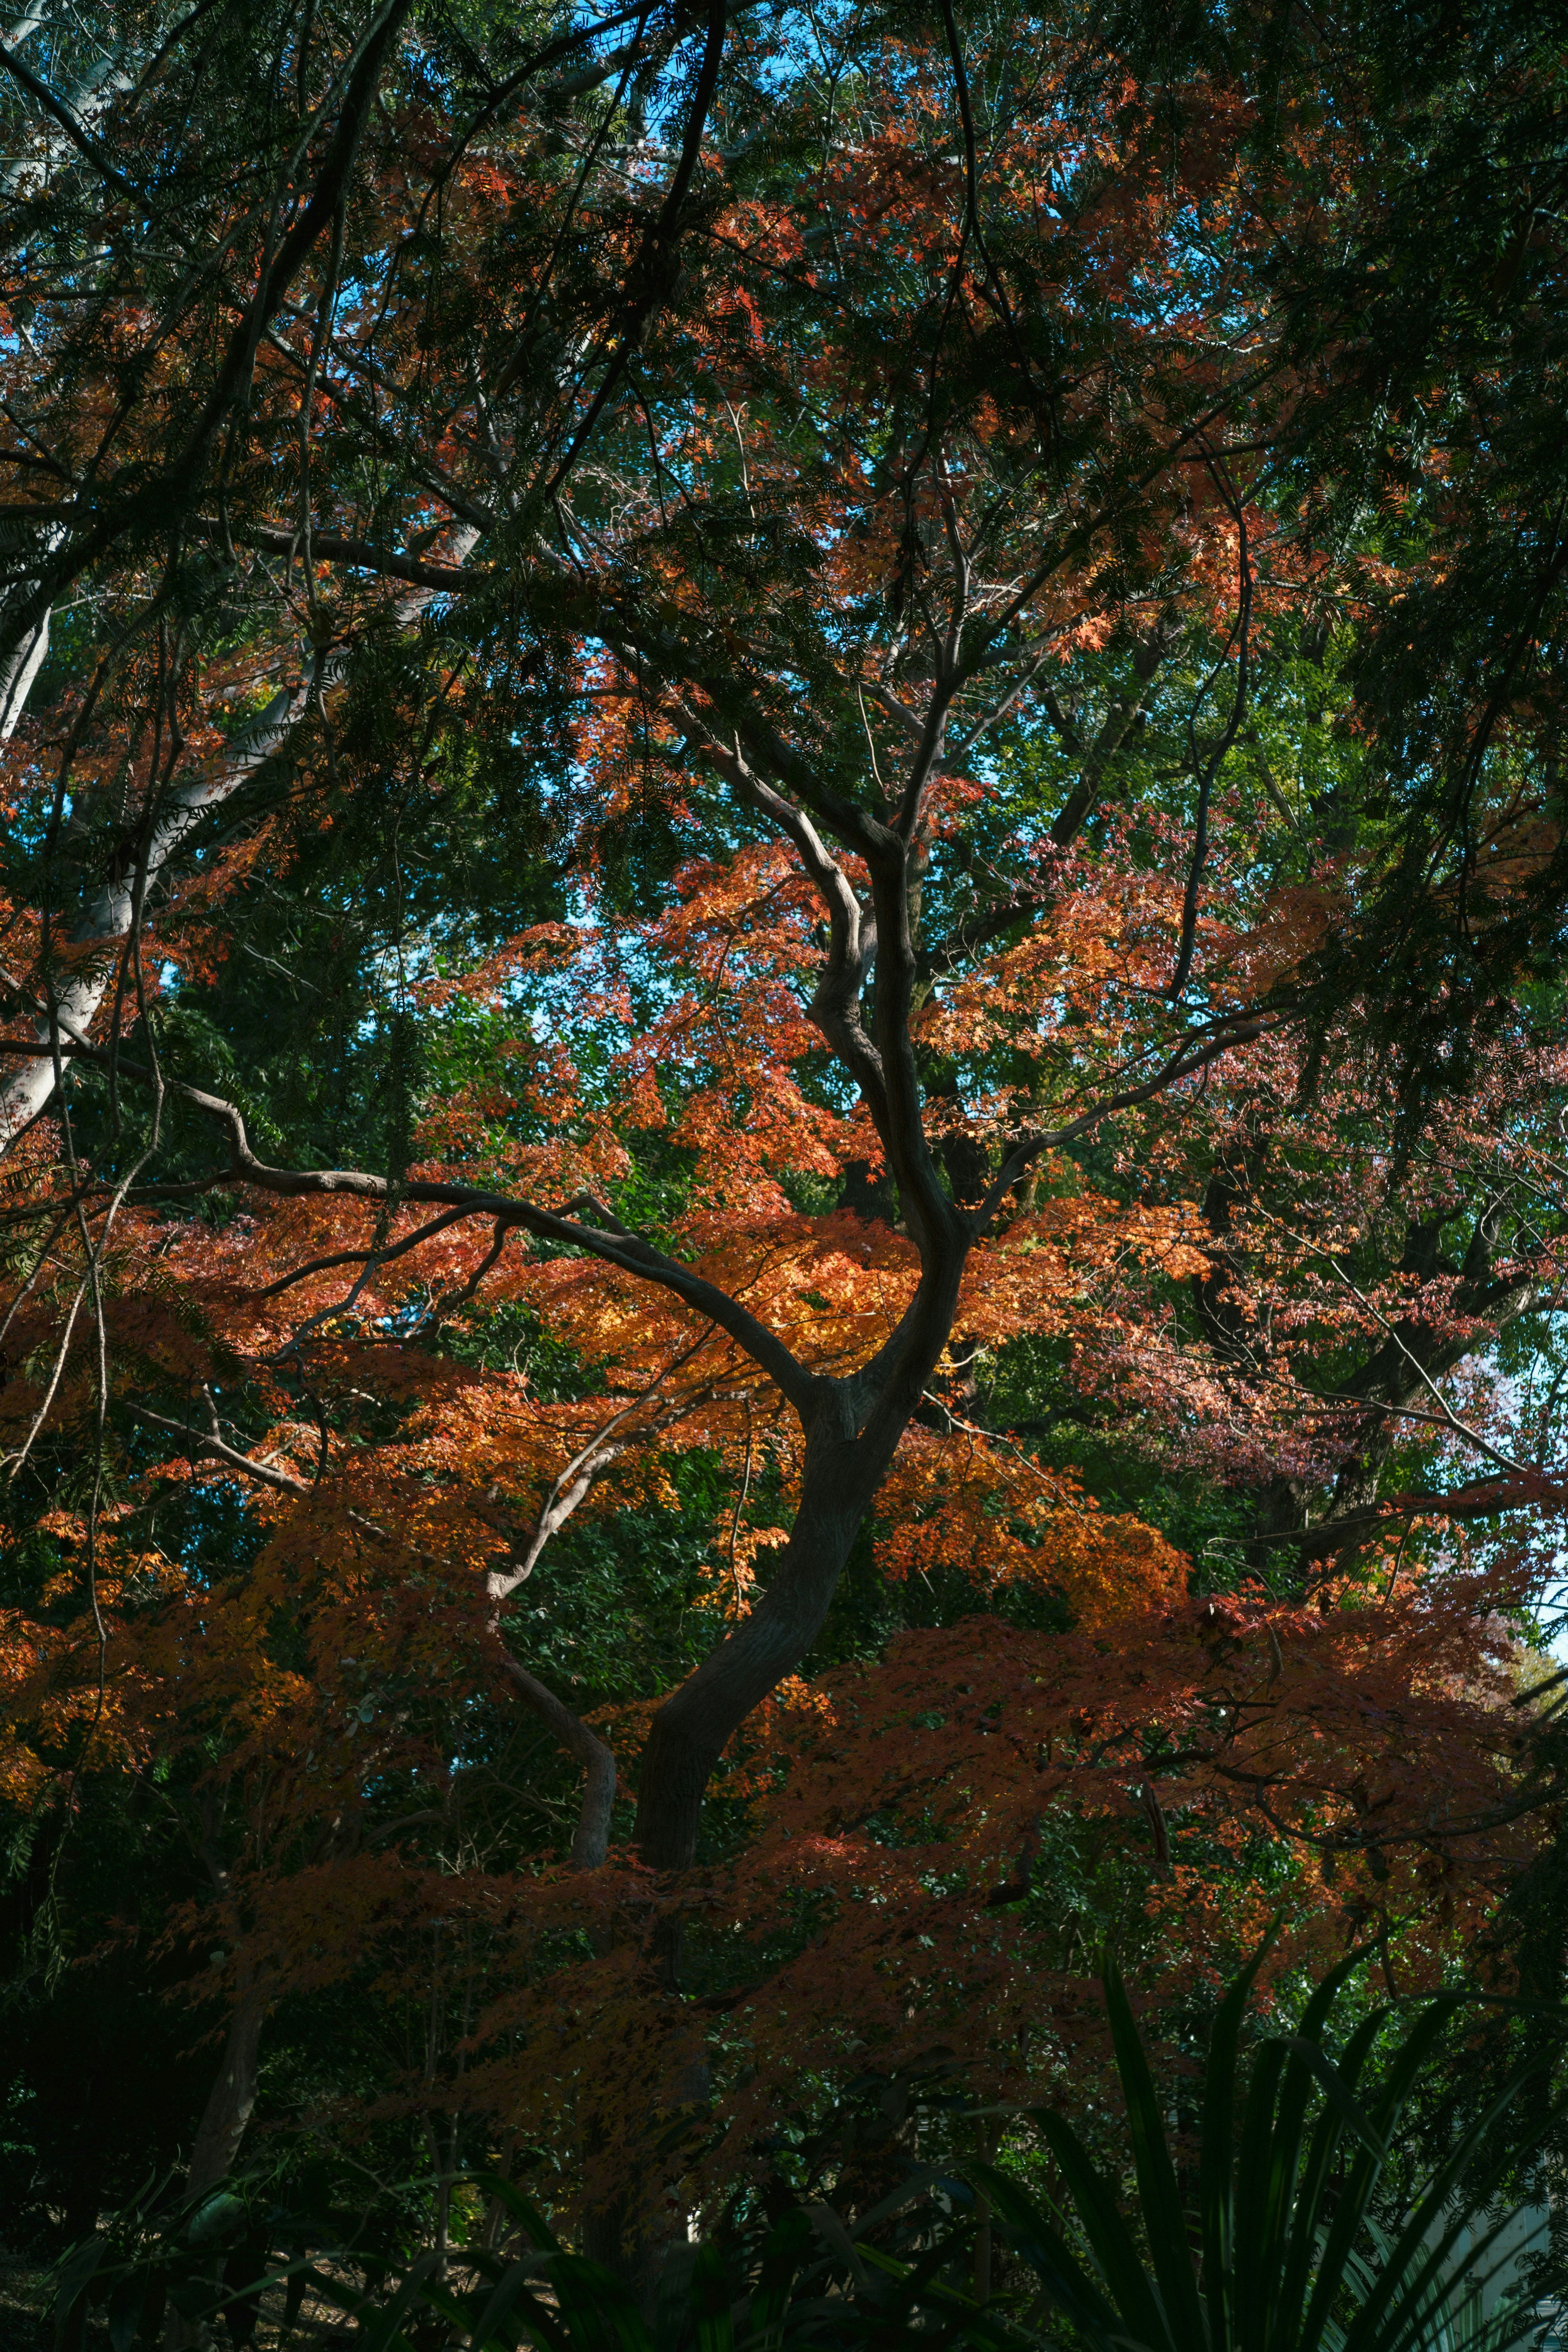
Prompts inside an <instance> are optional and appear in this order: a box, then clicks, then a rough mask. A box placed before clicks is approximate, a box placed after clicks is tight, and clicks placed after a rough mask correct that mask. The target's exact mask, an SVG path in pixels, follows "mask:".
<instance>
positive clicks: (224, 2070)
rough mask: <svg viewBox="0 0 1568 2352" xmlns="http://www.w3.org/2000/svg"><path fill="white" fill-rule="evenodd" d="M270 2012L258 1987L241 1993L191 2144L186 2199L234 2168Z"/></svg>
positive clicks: (212, 2186)
mask: <svg viewBox="0 0 1568 2352" xmlns="http://www.w3.org/2000/svg"><path fill="white" fill-rule="evenodd" d="M266 2009H267V2003H266V2001H265V2000H264V1999H263V1997H262V1995H261V1993H260V1991H259V1990H258V1989H256V1988H255V1987H253V1988H251V1989H250V1990H248V1991H246V1992H245V1993H244V1994H242V1996H241V1999H240V2005H239V2007H238V2008H237V2009H236V2010H235V2013H234V2015H233V2017H232V2018H231V2019H230V2021H229V2030H228V2032H227V2034H226V2035H225V2039H224V2054H223V2057H222V2059H221V2061H220V2062H219V2065H218V2071H217V2074H216V2077H215V2079H214V2083H213V2087H212V2089H211V2090H210V2091H209V2092H208V2094H207V2104H206V2105H205V2106H204V2108H203V2110H202V2119H201V2122H200V2123H199V2124H198V2125H197V2126H196V2137H195V2138H194V2140H193V2142H192V2145H191V2168H190V2170H189V2172H188V2173H187V2174H186V2176H185V2194H186V2195H187V2197H190V2198H196V2197H201V2196H203V2195H204V2194H205V2192H206V2191H207V2190H208V2189H215V2188H216V2187H217V2186H218V2183H219V2182H220V2181H222V2180H226V2179H227V2178H228V2176H229V2174H230V2173H231V2172H232V2171H233V2169H234V2163H235V2157H236V2156H237V2155H238V2154H239V2149H240V2142H241V2140H242V2139H243V2138H244V2137H245V2128H246V2124H248V2123H249V2121H250V2117H251V2110H252V2109H253V2108H254V2106H255V2105H256V2063H257V2060H258V2059H259V2057H260V2054H261V2028H262V2021H263V2018H264V2016H265V2014H266Z"/></svg>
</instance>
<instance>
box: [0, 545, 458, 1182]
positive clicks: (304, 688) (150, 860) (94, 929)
mask: <svg viewBox="0 0 1568 2352" xmlns="http://www.w3.org/2000/svg"><path fill="white" fill-rule="evenodd" d="M478 536H479V533H478V531H477V530H476V529H474V528H473V527H472V526H470V525H465V527H464V528H463V529H462V530H459V531H457V532H456V533H455V535H454V545H453V549H452V560H453V562H454V563H455V564H461V563H462V562H465V559H466V557H467V556H468V554H469V553H470V552H471V551H472V549H473V547H474V545H475V543H476V541H477V539H478ZM434 593H435V591H434V589H433V588H429V587H422V588H418V589H415V590H414V591H413V592H412V593H410V594H408V595H406V596H403V597H401V598H400V599H399V601H398V604H397V607H396V614H397V619H398V621H399V623H400V624H401V625H403V626H404V627H407V626H411V625H413V622H414V621H416V620H417V619H418V617H419V615H420V614H421V613H423V610H424V608H425V606H426V605H427V604H429V603H430V601H431V598H432V596H433V595H434ZM38 638H39V640H40V641H41V642H42V643H45V644H47V621H46V622H45V623H44V624H43V625H41V627H40V630H39V632H38ZM15 658H16V661H17V664H18V674H19V673H20V669H21V667H24V666H27V677H26V682H27V684H29V685H30V684H31V681H32V678H33V677H34V676H36V675H37V667H38V663H39V662H40V661H41V660H42V658H43V654H42V651H41V650H37V646H34V648H33V649H32V650H29V651H27V652H26V654H25V655H23V656H16V657H15ZM348 664H349V654H348V651H347V649H346V648H340V649H339V650H337V651H335V652H333V653H331V654H329V655H328V656H325V658H323V659H321V660H319V661H318V662H315V663H314V664H313V665H312V667H311V669H310V671H309V674H308V676H307V677H304V678H302V679H301V681H300V683H299V684H298V686H295V687H286V688H283V689H282V690H281V691H280V692H279V693H277V694H276V695H274V697H273V698H272V700H271V701H270V702H269V703H268V704H267V709H265V710H264V711H263V712H262V714H261V716H260V718H259V719H256V720H255V721H254V722H253V724H252V725H251V726H249V727H247V728H246V730H245V731H244V733H243V734H242V735H241V736H240V737H239V738H238V740H236V741H235V743H234V744H233V745H232V746H231V748H230V750H229V752H228V755H227V757H226V758H225V760H224V761H222V763H221V764H220V765H219V767H218V768H217V770H216V771H215V772H214V773H213V774H212V775H208V776H200V777H196V778H194V779H193V781H192V782H189V783H185V784H182V785H180V786H179V787H178V788H177V789H176V790H175V791H173V792H172V793H168V794H166V795H165V796H164V798H163V800H162V802H161V803H160V804H159V808H158V812H157V814H156V816H155V817H154V819H153V822H152V825H151V828H150V830H149V832H148V834H147V836H146V840H145V845H144V847H143V850H142V854H141V858H140V860H139V862H138V864H137V866H133V867H132V868H131V871H129V872H128V873H126V874H125V875H124V876H123V877H120V878H117V879H115V880H112V881H110V882H107V883H106V884H105V885H104V887H103V888H102V889H101V890H100V891H99V894H98V896H97V898H95V899H94V900H93V901H92V904H91V905H90V906H89V908H88V909H87V912H86V913H85V915H84V916H83V918H82V919H81V920H80V922H79V923H78V925H77V927H76V929H75V931H74V932H73V933H72V941H73V944H74V945H75V946H77V947H78V948H79V947H85V946H93V945H97V946H99V947H101V949H102V953H101V955H100V956H99V957H98V958H97V959H96V960H95V961H93V962H92V963H91V964H89V965H87V966H85V967H84V968H83V969H81V970H80V971H78V972H77V973H76V974H75V975H74V976H73V977H72V978H70V979H69V980H68V981H67V982H65V983H64V985H63V986H61V987H59V988H57V989H56V988H54V987H53V986H52V985H51V987H50V993H49V997H48V1001H47V1003H42V1004H40V1005H38V1006H37V1019H36V1021H35V1023H34V1024H33V1033H32V1034H33V1039H34V1042H35V1043H36V1045H37V1048H38V1050H37V1054H36V1055H34V1056H33V1057H32V1058H31V1059H30V1060H27V1061H24V1062H23V1063H22V1064H21V1066H20V1067H19V1068H17V1069H16V1071H15V1072H13V1073H12V1074H11V1076H8V1077H7V1078H6V1079H5V1082H4V1084H0V1153H3V1152H4V1151H5V1148H6V1146H7V1145H8V1144H10V1143H11V1142H12V1141H13V1140H14V1139H15V1138H16V1136H17V1135H19V1134H20V1133H21V1131H22V1129H24V1128H25V1127H26V1126H27V1125H28V1124H29V1123H30V1122H31V1121H32V1120H33V1119H34V1118H37V1115H38V1113H39V1112H40V1111H41V1110H42V1109H43V1108H44V1107H45V1105H46V1104H47V1102H48V1099H49V1097H50V1096H51V1095H52V1094H53V1092H54V1089H55V1078H56V1060H55V1057H56V1054H57V1052H59V1053H60V1054H61V1055H62V1057H63V1059H65V1060H67V1061H68V1060H69V1058H70V1055H71V1050H72V1047H73V1045H78V1044H81V1043H83V1042H85V1040H86V1037H87V1033H88V1031H89V1028H90V1027H91V1025H92V1022H93V1019H94V1017H95V1015H96V1014H97V1013H98V1010H99V1006H100V1005H101V1004H102V1003H103V1000H104V997H105V995H106V994H107V993H108V992H109V990H110V985H111V983H112V982H113V978H114V974H115V971H116V969H117V967H118V964H119V961H120V955H121V953H122V952H123V951H124V943H125V941H126V940H127V936H128V934H129V932H130V930H131V922H132V919H133V915H134V911H135V908H136V903H137V898H138V896H139V895H140V896H141V897H143V898H145V896H146V894H147V893H148V892H149V891H150V890H151V889H152V887H153V885H154V884H155V883H156V882H157V880H158V878H159V877H160V876H161V875H162V871H163V868H164V867H165V866H167V865H168V863H169V861H170V859H171V858H172V857H173V856H175V855H176V853H177V852H178V851H179V849H180V848H181V847H182V845H183V844H184V843H185V842H186V841H187V840H188V839H189V838H190V836H191V835H192V833H193V831H194V830H195V828H196V827H197V826H198V825H199V824H201V823H202V820H203V819H204V817H205V816H206V815H207V814H209V812H210V811H211V810H213V809H215V808H219V807H221V806H222V805H223V803H225V801H228V800H231V799H232V798H233V797H234V795H235V793H237V792H238V791H239V790H240V789H241V787H242V786H243V785H245V784H246V783H248V782H250V780H251V778H252V777H253V776H255V775H256V773H257V772H258V771H259V770H260V769H261V768H262V767H264V766H265V765H266V763H267V761H268V760H270V759H272V758H273V757H274V756H275V754H276V753H277V751H280V750H281V749H282V747H283V746H284V744H285V743H286V742H287V740H288V737H289V735H290V734H291V733H292V732H293V730H294V729H295V728H296V727H297V726H298V722H299V720H300V719H302V718H303V717H304V715H305V713H306V711H307V710H308V708H309V706H310V704H311V702H312V701H313V700H315V699H317V698H319V696H321V695H323V694H325V693H326V692H328V691H329V689H330V688H332V687H334V686H336V685H338V684H340V682H341V680H342V678H343V677H345V675H346V674H347V670H348ZM3 685H4V676H3V673H0V686H3ZM10 701H11V704H12V705H13V706H14V707H13V708H12V709H11V710H10V711H9V712H8V716H9V719H10V722H11V724H12V725H14V724H15V722H16V717H17V716H18V715H19V714H20V710H21V697H20V695H19V694H17V693H16V691H14V690H13V691H11V693H10ZM131 946H132V948H134V942H131Z"/></svg>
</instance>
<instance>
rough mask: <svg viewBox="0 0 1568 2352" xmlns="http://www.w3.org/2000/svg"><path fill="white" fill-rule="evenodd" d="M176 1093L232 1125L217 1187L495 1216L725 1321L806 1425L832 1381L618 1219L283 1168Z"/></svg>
mask: <svg viewBox="0 0 1568 2352" xmlns="http://www.w3.org/2000/svg"><path fill="white" fill-rule="evenodd" d="M0 1050H8V1051H11V1052H13V1053H15V1052H18V1051H20V1052H23V1053H28V1054H33V1055H37V1054H39V1053H41V1052H43V1051H45V1050H47V1049H45V1048H42V1047H39V1046H37V1045H19V1044H18V1042H17V1041H15V1040H11V1039H0ZM60 1050H61V1052H62V1054H63V1055H65V1056H66V1057H67V1058H68V1059H71V1060H76V1061H85V1062H89V1063H90V1064H92V1065H94V1066H97V1067H99V1068H102V1069H107V1068H109V1067H110V1066H112V1067H113V1068H114V1069H115V1070H116V1071H117V1072H118V1073H119V1075H120V1076H121V1077H130V1078H135V1079H138V1080H141V1081H144V1082H145V1081H150V1080H151V1079H152V1071H150V1070H149V1069H147V1068H145V1067H144V1066H142V1065H141V1064H138V1063H133V1062H128V1061H126V1060H125V1059H124V1058H123V1057H120V1056H114V1057H112V1061H111V1057H110V1055H108V1054H106V1053H105V1052H104V1051H103V1049H102V1048H101V1047H99V1046H89V1045H80V1044H78V1043H77V1042H75V1041H74V1040H65V1041H62V1045H61V1049H60ZM163 1083H164V1085H165V1087H166V1088H167V1090H168V1091H169V1093H171V1094H175V1095H178V1096H179V1097H181V1098H182V1099H183V1101H185V1102H188V1103H190V1104H191V1105H192V1107H193V1108H194V1109H196V1110H199V1111H201V1112H202V1113H203V1114H204V1116H205V1117H206V1118H211V1119H213V1120H214V1121H215V1122H217V1123H218V1124H219V1125H220V1126H222V1127H223V1128H224V1129H225V1130H226V1132H227V1136H228V1143H229V1154H230V1157H229V1161H228V1165H227V1166H226V1167H225V1168H219V1169H214V1171H213V1172H212V1174H211V1175H210V1176H209V1177H208V1178H207V1179H206V1180H205V1181H206V1184H207V1187H208V1189H210V1190H212V1191H214V1192H215V1191H217V1190H219V1189H221V1188H223V1187H225V1186H228V1185H231V1184H235V1185H249V1186H252V1187H254V1188H255V1189H256V1191H257V1192H271V1193H275V1194H277V1195H279V1196H281V1197H282V1198H284V1199H287V1200H307V1199H319V1200H353V1201H374V1202H385V1201H387V1200H389V1199H392V1198H393V1197H394V1196H395V1198H396V1199H397V1200H399V1201H406V1202H414V1203H419V1202H428V1203H430V1204H431V1205H433V1206H435V1207H440V1208H452V1209H457V1210H460V1211H462V1212H463V1213H465V1214H469V1215H473V1216H479V1217H487V1218H490V1219H492V1220H493V1221H494V1222H495V1223H497V1224H498V1225H519V1226H521V1227H522V1229H523V1231H524V1232H525V1233H529V1234H533V1235H534V1237H535V1238H536V1240H538V1241H549V1242H556V1243H559V1244H564V1245H565V1246H566V1247H567V1248H570V1249H580V1250H584V1251H586V1252H587V1253H588V1255H590V1256H591V1257H597V1258H600V1259H601V1260H602V1261H603V1262H604V1263H605V1264H606V1265H614V1266H618V1267H619V1268H620V1269H621V1270H622V1273H625V1274H630V1275H633V1276H636V1277H637V1278H638V1279H639V1280H640V1281H643V1282H650V1283H653V1284H654V1285H655V1286H657V1287H658V1288H660V1289H662V1290H666V1291H668V1292H670V1293H671V1295H672V1296H673V1297H676V1298H679V1299H681V1300H682V1301H683V1302H684V1304H685V1305H686V1306H688V1307H695V1309H696V1311H697V1312H698V1313H699V1314H700V1315H703V1316H705V1317H706V1319H707V1320H708V1321H709V1322H710V1323H716V1324H717V1325H718V1327H719V1328H720V1329H721V1330H723V1331H727V1332H728V1334H729V1336H730V1338H731V1339H734V1340H735V1341H736V1342H737V1345H738V1346H739V1347H741V1348H742V1349H744V1350H745V1352H746V1353H747V1355H748V1356H749V1357H750V1358H751V1360H752V1361H753V1362H754V1363H755V1364H757V1365H758V1367H759V1368H760V1370H762V1371H764V1372H765V1373H766V1374H767V1376H768V1379H769V1380H770V1381H773V1383H774V1384H775V1386H776V1387H777V1388H778V1389H779V1391H780V1392H781V1393H782V1394H783V1395H784V1396H785V1397H786V1398H787V1399H788V1401H789V1403H790V1404H791V1405H792V1406H793V1407H794V1408H795V1411H796V1412H798V1413H799V1414H800V1419H801V1421H802V1423H805V1424H808V1425H809V1424H810V1420H811V1418H812V1417H813V1415H814V1414H815V1412H816V1411H817V1408H818V1405H819V1403H820V1402H821V1394H822V1391H823V1390H824V1388H825V1387H826V1386H827V1385H828V1384H827V1383H826V1382H825V1381H823V1380H822V1379H821V1377H820V1376H819V1375H818V1374H816V1373H814V1372H810V1371H809V1370H807V1369H806V1367H805V1365H803V1364H802V1363H801V1362H800V1360H799V1359H798V1358H797V1357H796V1356H795V1355H794V1354H792V1352H791V1351H790V1349H789V1348H787V1347H786V1346H785V1344H784V1342H783V1340H782V1339H779V1335H778V1333H777V1332H775V1331H771V1330H769V1329H768V1326H767V1325H766V1324H765V1323H763V1322H761V1321H759V1320H758V1318H757V1317H756V1316H755V1315H753V1314H751V1313H750V1312H749V1310H748V1309H747V1308H746V1307H742V1306H741V1305H740V1303H739V1301H738V1300H737V1299H734V1298H732V1297H730V1296H729V1294H728V1292H727V1291H724V1290H721V1289H720V1288H719V1287H718V1286H717V1284H716V1283H712V1282H708V1281H706V1280H705V1279H704V1278H703V1276H700V1275H695V1274H693V1273H692V1272H691V1271H690V1269H689V1268H688V1267H686V1266H684V1265H681V1264H680V1263H679V1261H678V1260H677V1259H675V1258H672V1257H667V1256H666V1255H664V1252H663V1251H662V1250H658V1249H655V1248H654V1246H653V1244H652V1243H651V1242H648V1241H644V1240H643V1238H642V1236H641V1235H640V1234H633V1233H632V1232H630V1231H629V1230H628V1229H627V1228H626V1227H625V1226H623V1225H619V1224H618V1225H617V1228H616V1230H615V1231H614V1232H610V1231H607V1230H606V1229H604V1228H602V1227H600V1226H595V1225H590V1224H585V1223H580V1222H579V1221H578V1220H576V1219H574V1218H571V1217H568V1216H563V1215H560V1214H558V1213H554V1212H552V1211H550V1210H548V1209H540V1208H537V1207H536V1206H535V1205H534V1204H533V1202H529V1201H520V1200H518V1199H517V1198H516V1197H515V1195H513V1194H511V1193H507V1192H489V1191H486V1190H484V1189H482V1188H481V1187H479V1186H477V1185H472V1184H455V1183H450V1182H446V1181H440V1180H437V1179H434V1178H428V1177H411V1178H407V1179H405V1180H404V1181H402V1183H400V1184H398V1185H397V1186H396V1187H395V1188H394V1187H393V1186H392V1184H390V1183H389V1181H388V1180H387V1178H386V1177H384V1176H377V1175H374V1174H372V1173H371V1171H370V1170H368V1169H358V1168H273V1167H269V1166H268V1165H267V1162H266V1161H265V1160H258V1159H257V1158H256V1154H255V1152H254V1151H252V1150H251V1148H250V1142H249V1139H248V1137H247V1135H246V1124H245V1119H244V1117H243V1115H242V1114H241V1112H240V1111H239V1109H238V1108H237V1107H236V1106H235V1104H234V1103H231V1102H227V1101H225V1099H224V1097H222V1096H221V1095H214V1094H209V1093H207V1091H206V1090H205V1089H204V1087H194V1086H192V1085H190V1084H189V1083H188V1082H187V1081H185V1080H183V1079H172V1078H166V1079H165V1080H164V1081H163Z"/></svg>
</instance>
